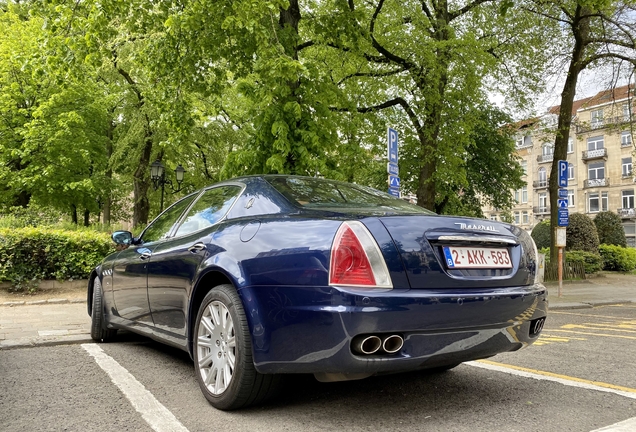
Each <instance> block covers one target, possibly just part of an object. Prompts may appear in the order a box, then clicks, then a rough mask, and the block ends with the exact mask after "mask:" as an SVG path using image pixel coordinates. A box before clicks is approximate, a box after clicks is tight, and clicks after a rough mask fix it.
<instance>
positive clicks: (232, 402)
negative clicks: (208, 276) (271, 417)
mask: <svg viewBox="0 0 636 432" xmlns="http://www.w3.org/2000/svg"><path fill="white" fill-rule="evenodd" d="M193 348H194V350H193V351H194V364H195V369H196V377H197V381H198V382H199V386H200V387H201V391H202V392H203V394H204V395H205V398H206V399H207V400H208V401H209V402H210V404H212V406H214V407H215V408H218V409H222V410H232V409H237V408H243V407H246V406H248V405H252V404H256V403H260V402H263V401H264V400H265V399H267V398H269V397H270V396H272V395H274V394H275V393H276V390H277V389H278V387H279V383H280V377H279V376H276V375H263V374H260V373H258V372H257V371H256V369H255V368H254V361H253V359H252V344H251V340H250V332H249V327H248V325H247V318H246V316H245V311H244V310H243V305H242V303H241V299H240V298H239V296H238V294H237V293H236V290H235V289H234V287H232V286H231V285H219V286H217V287H216V288H214V289H212V290H211V291H210V292H209V293H208V294H207V295H206V296H205V298H204V299H203V301H202V302H201V307H200V308H199V312H198V314H197V320H196V324H195V328H194V347H193Z"/></svg>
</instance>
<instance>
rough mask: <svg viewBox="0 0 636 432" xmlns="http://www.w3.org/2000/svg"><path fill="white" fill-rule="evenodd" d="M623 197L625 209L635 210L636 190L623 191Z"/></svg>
mask: <svg viewBox="0 0 636 432" xmlns="http://www.w3.org/2000/svg"><path fill="white" fill-rule="evenodd" d="M622 195H623V208H624V209H633V208H634V189H627V190H624V191H622Z"/></svg>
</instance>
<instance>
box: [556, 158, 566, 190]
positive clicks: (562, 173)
mask: <svg viewBox="0 0 636 432" xmlns="http://www.w3.org/2000/svg"><path fill="white" fill-rule="evenodd" d="M558 168H559V187H567V186H568V161H564V160H560V161H559V167H558Z"/></svg>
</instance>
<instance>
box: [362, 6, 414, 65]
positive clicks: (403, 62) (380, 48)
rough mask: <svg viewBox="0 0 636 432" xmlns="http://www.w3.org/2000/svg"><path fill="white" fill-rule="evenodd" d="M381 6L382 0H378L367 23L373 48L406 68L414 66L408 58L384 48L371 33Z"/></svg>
mask: <svg viewBox="0 0 636 432" xmlns="http://www.w3.org/2000/svg"><path fill="white" fill-rule="evenodd" d="M383 6H384V0H380V1H379V2H378V6H377V7H376V8H375V11H374V12H373V16H372V17H371V22H370V23H369V35H370V36H371V44H372V45H373V48H375V49H376V50H377V51H378V52H379V53H380V54H382V55H383V56H384V57H386V58H387V59H389V60H391V61H392V62H393V63H397V64H400V65H402V66H404V67H405V68H406V69H411V68H413V67H414V65H413V64H412V63H411V62H409V61H408V60H406V59H404V58H402V57H400V56H398V55H395V54H393V53H392V52H390V51H389V50H387V49H386V48H384V47H383V46H382V45H381V44H380V43H379V42H378V41H377V40H376V39H375V35H374V34H373V32H374V30H375V21H376V19H377V18H378V15H380V12H381V11H382V7H383Z"/></svg>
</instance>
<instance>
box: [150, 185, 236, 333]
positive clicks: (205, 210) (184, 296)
mask: <svg viewBox="0 0 636 432" xmlns="http://www.w3.org/2000/svg"><path fill="white" fill-rule="evenodd" d="M242 189H243V188H242V187H241V186H239V185H224V186H217V187H213V188H209V189H206V190H205V191H204V192H203V193H202V194H201V195H200V196H199V198H198V199H197V200H196V202H195V203H194V204H193V205H192V206H191V207H190V209H189V210H188V213H187V214H186V215H185V216H184V217H183V218H182V222H181V224H180V225H179V227H178V228H177V230H176V231H175V234H174V236H173V237H172V238H170V239H166V240H163V241H161V242H159V244H158V245H157V247H156V248H155V249H154V250H153V253H152V257H151V258H150V260H149V262H148V300H149V303H150V310H151V312H152V317H153V321H154V323H155V327H157V328H159V329H161V330H165V331H168V332H170V333H174V334H175V336H177V337H178V338H183V340H185V337H186V336H187V335H186V331H187V325H186V323H187V309H188V299H189V293H190V291H191V288H192V283H193V280H194V278H195V276H196V272H197V269H198V267H199V264H200V263H201V261H202V260H204V259H205V258H206V257H207V256H208V255H209V254H210V253H211V251H210V250H209V248H210V247H211V245H210V236H211V234H212V233H213V232H214V229H213V228H212V227H213V226H215V225H217V224H218V223H219V222H220V221H222V220H223V219H224V218H225V216H226V214H227V212H228V211H229V210H230V208H231V207H232V204H233V203H234V202H235V201H236V198H237V197H238V196H239V195H240V193H241V191H242Z"/></svg>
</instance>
